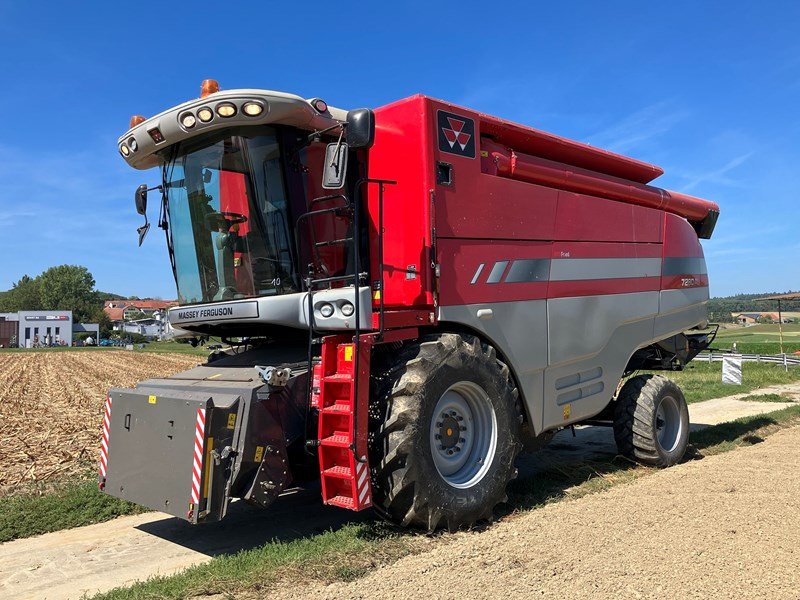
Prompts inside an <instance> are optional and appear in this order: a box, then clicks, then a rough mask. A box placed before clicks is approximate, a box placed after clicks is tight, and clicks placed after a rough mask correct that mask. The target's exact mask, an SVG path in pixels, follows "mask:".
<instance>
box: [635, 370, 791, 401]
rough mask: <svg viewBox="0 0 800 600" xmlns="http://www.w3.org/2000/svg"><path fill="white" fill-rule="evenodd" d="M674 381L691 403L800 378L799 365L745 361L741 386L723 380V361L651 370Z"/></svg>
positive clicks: (742, 392)
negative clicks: (664, 369)
mask: <svg viewBox="0 0 800 600" xmlns="http://www.w3.org/2000/svg"><path fill="white" fill-rule="evenodd" d="M651 372H652V373H655V374H657V375H658V374H661V375H664V376H665V377H668V378H669V379H672V380H673V381H675V382H676V383H677V384H678V385H679V386H680V387H681V389H682V390H683V393H684V395H685V396H686V401H687V402H689V403H692V402H700V401H702V400H710V399H711V398H722V397H723V396H731V395H733V394H744V393H746V392H750V391H752V390H755V389H758V388H762V387H766V386H768V385H778V384H782V383H792V382H794V381H800V366H793V367H789V370H788V371H786V370H784V368H783V365H776V364H768V363H756V362H745V363H743V364H742V385H730V384H727V383H722V362H711V363H708V362H701V361H694V362H691V363H689V364H688V365H687V367H686V369H684V370H683V371H651Z"/></svg>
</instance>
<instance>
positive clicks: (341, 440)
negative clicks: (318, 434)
mask: <svg viewBox="0 0 800 600" xmlns="http://www.w3.org/2000/svg"><path fill="white" fill-rule="evenodd" d="M319 445H320V446H330V447H333V448H349V447H350V436H349V435H347V434H345V433H339V434H334V435H331V436H328V437H326V438H323V439H321V440H320V442H319Z"/></svg>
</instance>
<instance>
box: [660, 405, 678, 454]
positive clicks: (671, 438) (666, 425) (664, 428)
mask: <svg viewBox="0 0 800 600" xmlns="http://www.w3.org/2000/svg"><path fill="white" fill-rule="evenodd" d="M682 433H683V423H682V421H681V409H680V406H679V404H678V401H677V400H676V399H675V398H673V397H672V396H664V397H663V398H662V399H661V402H659V404H658V409H657V410H656V439H657V440H658V445H659V446H660V447H661V449H662V450H664V451H665V452H672V451H673V450H675V448H676V447H677V446H678V441H679V440H680V438H681V434H682Z"/></svg>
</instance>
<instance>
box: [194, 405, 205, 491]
mask: <svg viewBox="0 0 800 600" xmlns="http://www.w3.org/2000/svg"><path fill="white" fill-rule="evenodd" d="M205 441H206V409H205V408H198V409H197V421H196V422H195V427H194V461H193V464H192V498H191V501H192V504H194V505H195V506H196V505H197V504H198V503H199V502H200V482H201V481H202V479H203V451H204V449H205Z"/></svg>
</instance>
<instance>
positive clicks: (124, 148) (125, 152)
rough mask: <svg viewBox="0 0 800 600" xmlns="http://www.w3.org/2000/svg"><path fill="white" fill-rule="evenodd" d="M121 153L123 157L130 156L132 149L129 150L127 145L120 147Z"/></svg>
mask: <svg viewBox="0 0 800 600" xmlns="http://www.w3.org/2000/svg"><path fill="white" fill-rule="evenodd" d="M119 151H120V153H121V154H122V156H129V155H130V153H131V151H130V148H128V147H127V146H126V145H125V144H120V145H119Z"/></svg>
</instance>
